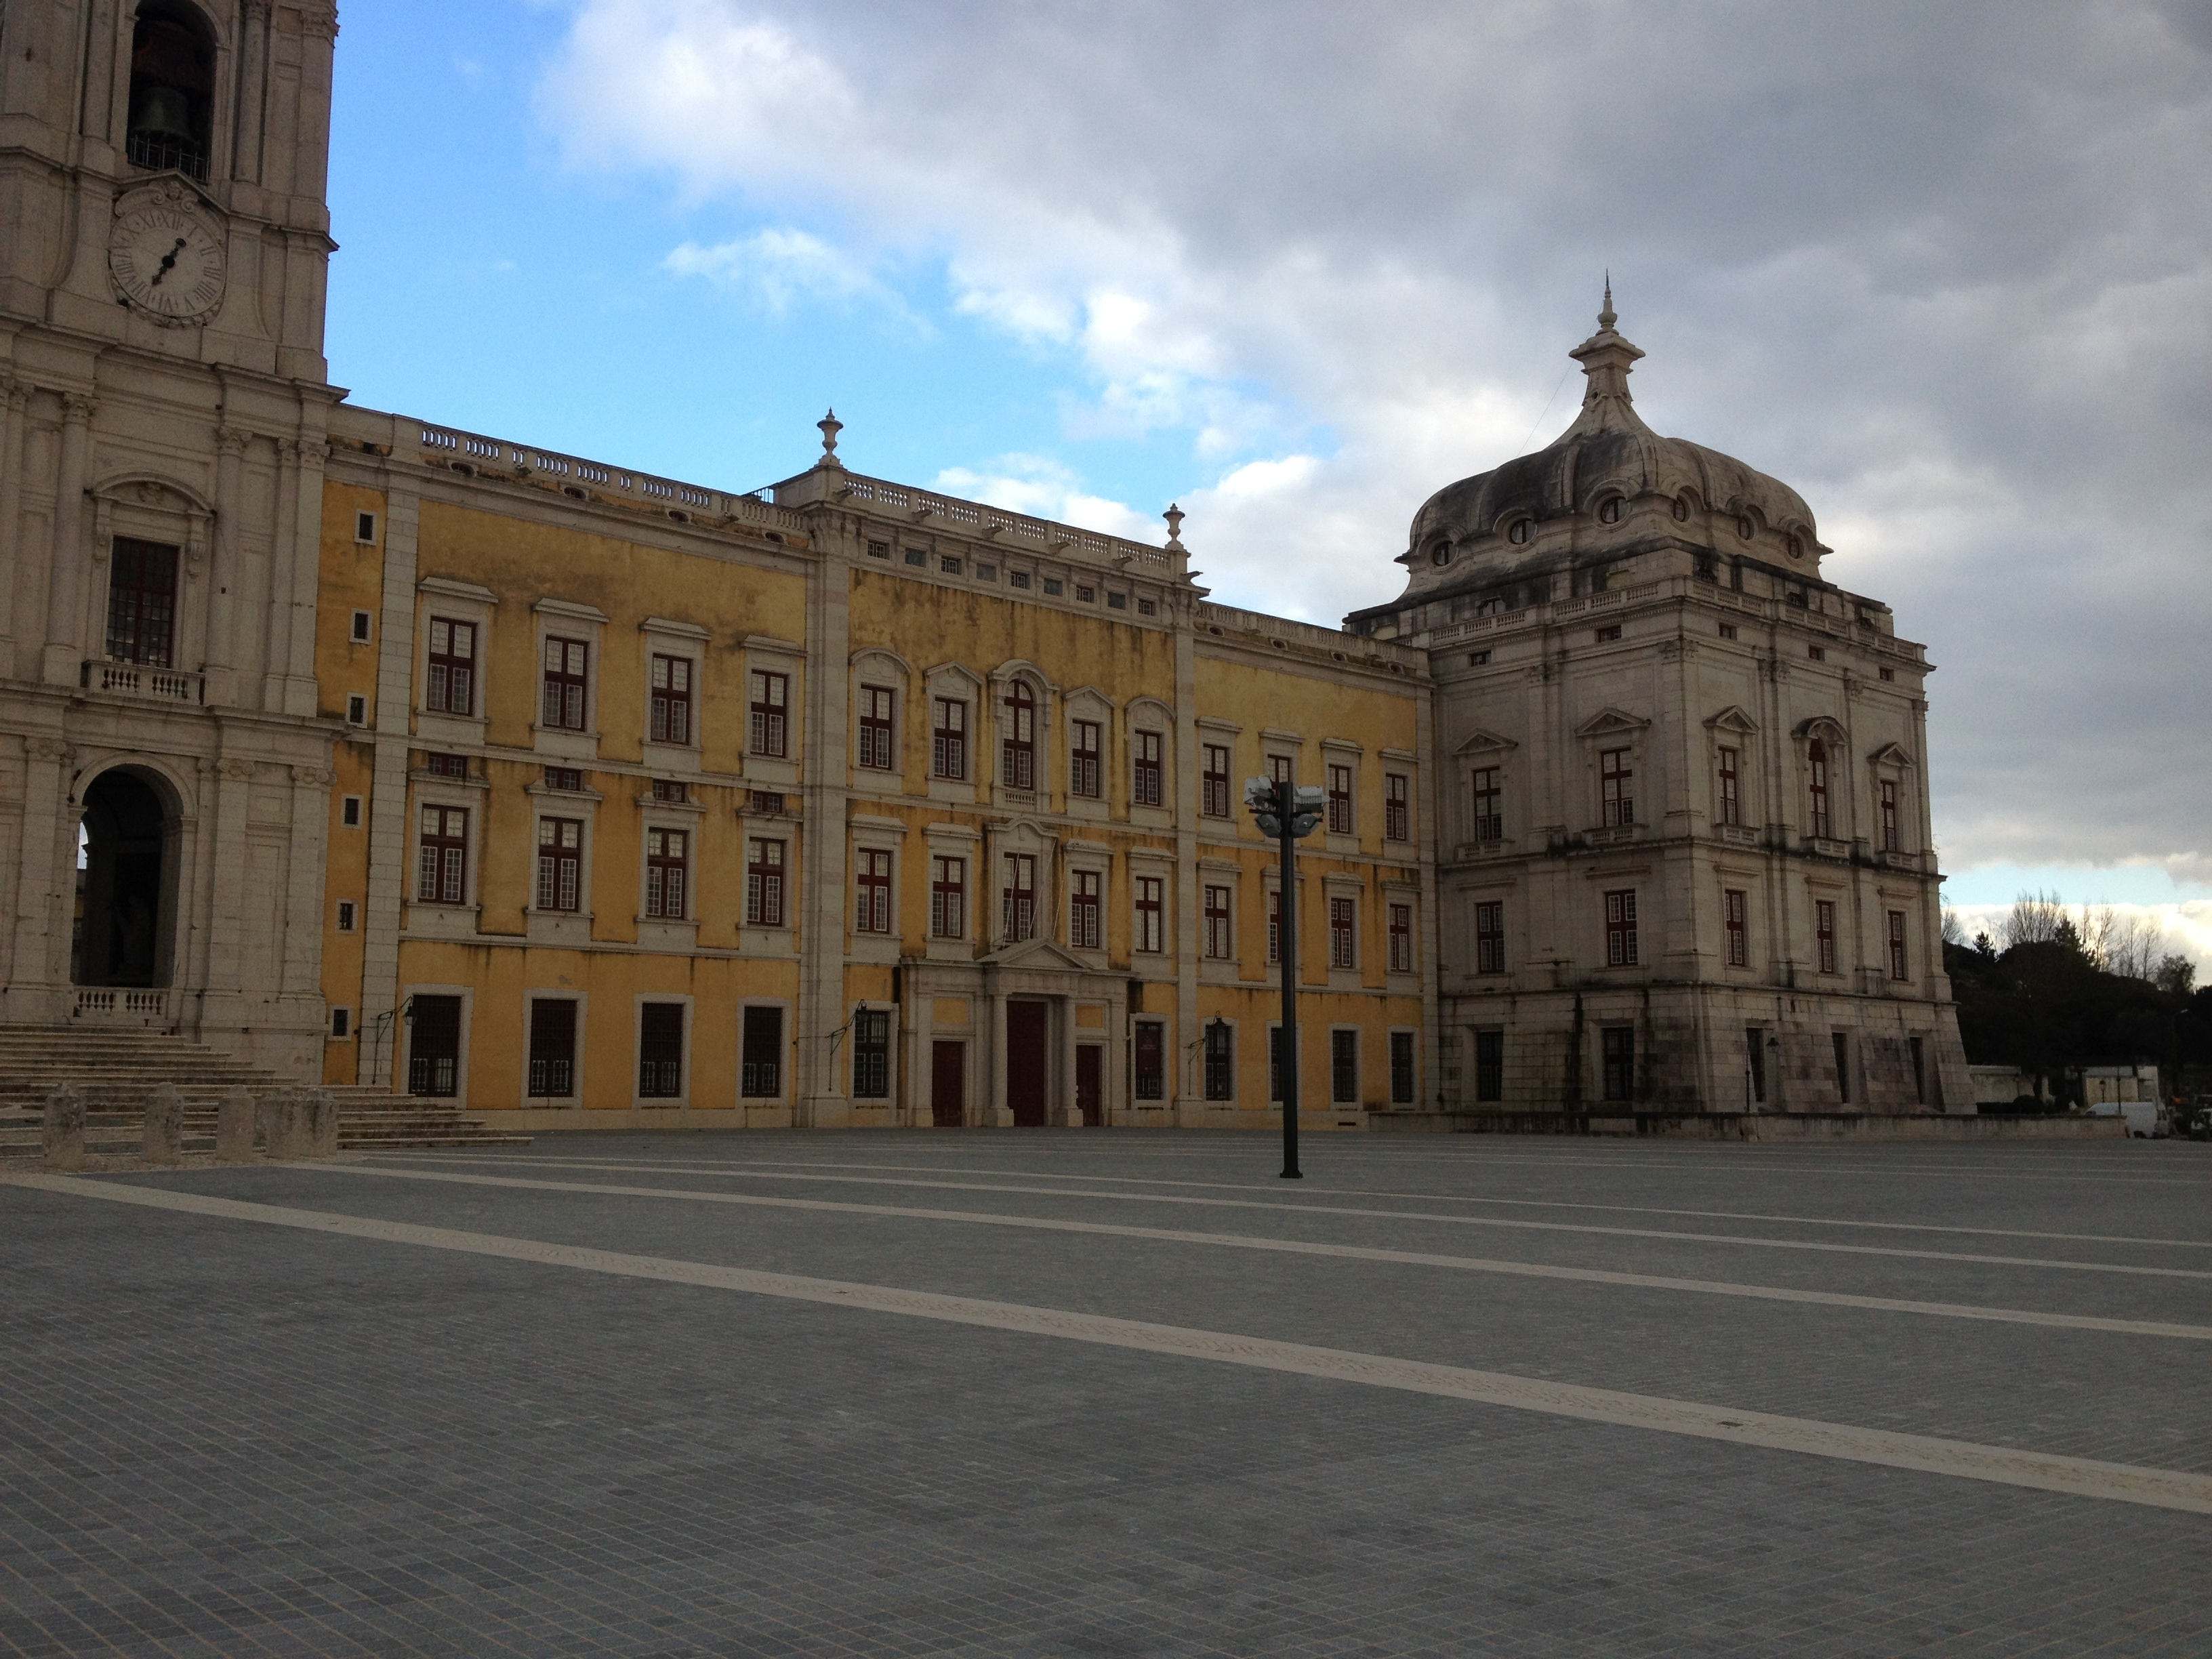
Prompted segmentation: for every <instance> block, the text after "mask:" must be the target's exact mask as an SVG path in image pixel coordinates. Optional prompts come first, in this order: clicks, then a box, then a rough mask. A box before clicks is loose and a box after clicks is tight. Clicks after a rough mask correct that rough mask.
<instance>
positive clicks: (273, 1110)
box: [258, 1089, 300, 1158]
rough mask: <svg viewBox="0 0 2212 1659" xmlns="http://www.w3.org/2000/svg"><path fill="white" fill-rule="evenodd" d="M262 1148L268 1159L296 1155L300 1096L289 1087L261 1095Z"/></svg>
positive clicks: (293, 1156) (295, 1156)
mask: <svg viewBox="0 0 2212 1659" xmlns="http://www.w3.org/2000/svg"><path fill="white" fill-rule="evenodd" d="M258 1115H259V1117H260V1120H261V1146H262V1150H263V1151H264V1152H267V1153H268V1154H269V1156H270V1157H271V1158H297V1157H298V1156H299V1155H300V1154H299V1152H298V1150H297V1143H298V1140H299V1138H300V1098H299V1096H298V1094H297V1092H296V1091H293V1090H290V1089H271V1090H270V1091H269V1092H268V1093H267V1094H265V1095H264V1096H262V1097H261V1109H260V1112H259V1114H258Z"/></svg>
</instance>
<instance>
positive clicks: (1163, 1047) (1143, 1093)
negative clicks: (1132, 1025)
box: [1136, 1019, 1168, 1100]
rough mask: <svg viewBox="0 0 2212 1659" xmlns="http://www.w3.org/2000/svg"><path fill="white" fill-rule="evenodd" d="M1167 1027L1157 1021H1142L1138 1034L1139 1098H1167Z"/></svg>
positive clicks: (1138, 1027) (1138, 1026)
mask: <svg viewBox="0 0 2212 1659" xmlns="http://www.w3.org/2000/svg"><path fill="white" fill-rule="evenodd" d="M1167 1049H1168V1033H1167V1027H1166V1026H1164V1025H1163V1024H1160V1022H1159V1021H1158V1020H1156V1019H1140V1020H1139V1021H1138V1022H1137V1032H1136V1050H1137V1054H1136V1073H1137V1098H1138V1099H1139V1100H1164V1099H1165V1098H1166V1097H1167V1092H1168V1088H1167Z"/></svg>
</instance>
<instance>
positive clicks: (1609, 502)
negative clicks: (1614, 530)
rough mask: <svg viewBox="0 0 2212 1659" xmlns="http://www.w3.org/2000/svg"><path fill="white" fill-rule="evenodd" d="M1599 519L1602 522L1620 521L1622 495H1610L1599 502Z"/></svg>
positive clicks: (1614, 522) (1613, 522)
mask: <svg viewBox="0 0 2212 1659" xmlns="http://www.w3.org/2000/svg"><path fill="white" fill-rule="evenodd" d="M1597 521H1598V522H1599V523H1600V524H1619V523H1620V496H1618V495H1608V496H1607V497H1606V498H1605V500H1604V501H1601V502H1600V503H1599V505H1598V509H1597Z"/></svg>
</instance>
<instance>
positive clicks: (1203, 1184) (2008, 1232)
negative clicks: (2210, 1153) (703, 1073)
mask: <svg viewBox="0 0 2212 1659" xmlns="http://www.w3.org/2000/svg"><path fill="white" fill-rule="evenodd" d="M382 1156H396V1154H382ZM410 1156H417V1157H420V1158H425V1159H432V1160H437V1161H441V1162H451V1161H453V1160H455V1159H458V1158H466V1159H467V1160H468V1161H469V1162H471V1163H486V1162H499V1163H508V1164H512V1163H519V1162H522V1161H523V1160H520V1159H516V1158H501V1159H489V1158H485V1157H484V1156H483V1155H481V1154H478V1153H474V1152H459V1153H456V1152H442V1153H441V1152H423V1153H420V1154H410ZM531 1161H533V1162H534V1161H537V1160H531ZM554 1161H556V1162H563V1163H573V1162H574V1160H573V1159H556V1160H554ZM603 1161H604V1162H605V1166H606V1167H607V1168H609V1169H617V1168H619V1169H629V1170H661V1169H665V1170H825V1171H835V1170H871V1171H881V1172H884V1173H887V1174H893V1175H897V1174H904V1175H939V1176H948V1175H972V1176H1008V1177H1012V1178H1014V1179H1018V1180H1037V1181H1093V1182H1102V1183H1103V1182H1114V1183H1116V1184H1118V1185H1122V1186H1137V1187H1190V1188H1200V1189H1207V1190H1213V1191H1219V1192H1240V1193H1242V1192H1277V1191H1279V1190H1281V1189H1280V1188H1279V1187H1277V1186H1276V1185H1274V1184H1273V1183H1268V1184H1265V1185H1261V1184H1255V1183H1254V1182H1249V1181H1178V1180H1176V1179H1175V1178H1174V1177H1173V1176H1102V1175H1074V1174H1071V1173H1069V1172H1067V1171H1066V1170H1053V1171H1051V1172H1050V1173H1047V1172H1045V1171H1043V1170H1012V1169H1006V1168H996V1169H994V1168H989V1167H986V1166H983V1165H973V1164H827V1163H823V1162H822V1161H821V1160H820V1159H818V1158H817V1159H810V1160H808V1161H807V1162H805V1163H797V1162H792V1163H777V1162H773V1161H766V1160H760V1159H738V1158H613V1159H605V1160H603ZM2209 1185H2212V1184H2209ZM1299 1191H1300V1192H1302V1193H1304V1194H1306V1195H1307V1196H1309V1197H1319V1198H1395V1199H1398V1200H1401V1201H1405V1202H1422V1203H1436V1204H1491V1205H1497V1206H1501V1207H1510V1208H1513V1209H1522V1210H1594V1211H1598V1212H1603V1213H1608V1214H1613V1215H1674V1216H1681V1217H1684V1218H1689V1219H1693V1220H1703V1221H1771V1222H1775V1223H1777V1224H1778V1225H1790V1226H1799V1227H1863V1228H1869V1229H1873V1230H1875V1231H1883V1232H1902V1233H1958V1234H1965V1235H1968V1236H1971V1237H1979V1238H2049V1239H2058V1240H2063V1241H2068V1242H2071V1243H2079V1244H2148V1245H2154V1246H2160V1247H2163V1248H2166V1249H2179V1250H2212V1239H2203V1238H2149V1237H2141V1236H2138V1235H2136V1234H2133V1233H2058V1232H2038V1231H2030V1230H2028V1229H2026V1228H2021V1227H1958V1226H1948V1225H1944V1224H1943V1223H1941V1222H1935V1221H1863V1220H1855V1219H1846V1218H1838V1217H1832V1216H1820V1215H1769V1214H1765V1213H1764V1212H1759V1211H1755V1210H1681V1209H1666V1208H1662V1207H1661V1206H1657V1205H1651V1204H1589V1203H1583V1202H1577V1201H1576V1200H1571V1199H1563V1198H1494V1197H1490V1196H1486V1195H1485V1194H1479V1193H1395V1192H1388V1191H1380V1190H1377V1189H1376V1188H1370V1187H1302V1188H1299Z"/></svg>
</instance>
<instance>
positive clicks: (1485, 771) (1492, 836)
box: [1474, 766, 1505, 841]
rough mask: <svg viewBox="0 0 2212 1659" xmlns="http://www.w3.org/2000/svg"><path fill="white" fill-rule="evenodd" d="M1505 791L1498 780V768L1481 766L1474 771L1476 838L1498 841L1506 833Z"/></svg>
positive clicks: (1478, 839)
mask: <svg viewBox="0 0 2212 1659" xmlns="http://www.w3.org/2000/svg"><path fill="white" fill-rule="evenodd" d="M1504 803H1505V793H1504V789H1503V788H1502V787H1500V786H1499V784H1498V768H1496V767H1494V766H1479V767H1477V768H1476V769H1475V772H1474V838H1475V839H1476V840H1477V841H1497V840H1498V839H1499V838H1500V837H1502V836H1504V834H1505V805H1504Z"/></svg>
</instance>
